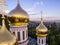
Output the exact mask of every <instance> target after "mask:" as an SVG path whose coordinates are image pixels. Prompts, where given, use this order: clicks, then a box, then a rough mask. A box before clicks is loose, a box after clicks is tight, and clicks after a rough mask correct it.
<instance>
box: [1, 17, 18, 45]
mask: <svg viewBox="0 0 60 45" xmlns="http://www.w3.org/2000/svg"><path fill="white" fill-rule="evenodd" d="M0 45H17V39H16V37H15V36H14V35H13V34H12V33H11V32H10V31H8V29H7V28H6V26H5V21H4V18H3V19H2V26H1V29H0Z"/></svg>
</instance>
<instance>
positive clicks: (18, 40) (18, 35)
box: [17, 32, 20, 41]
mask: <svg viewBox="0 0 60 45" xmlns="http://www.w3.org/2000/svg"><path fill="white" fill-rule="evenodd" d="M17 35H18V41H20V32H18V33H17Z"/></svg>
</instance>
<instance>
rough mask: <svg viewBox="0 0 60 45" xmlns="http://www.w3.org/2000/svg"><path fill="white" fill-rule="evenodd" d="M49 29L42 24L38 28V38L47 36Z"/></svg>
mask: <svg viewBox="0 0 60 45" xmlns="http://www.w3.org/2000/svg"><path fill="white" fill-rule="evenodd" d="M47 31H48V30H47V28H46V26H45V25H44V24H40V25H39V26H38V27H37V28H36V32H37V34H36V35H38V36H47Z"/></svg>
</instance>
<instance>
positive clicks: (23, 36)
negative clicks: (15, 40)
mask: <svg viewBox="0 0 60 45" xmlns="http://www.w3.org/2000/svg"><path fill="white" fill-rule="evenodd" d="M24 34H25V32H24V31H23V40H24V39H25V35H24Z"/></svg>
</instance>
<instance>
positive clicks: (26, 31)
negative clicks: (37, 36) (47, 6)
mask: <svg viewBox="0 0 60 45" xmlns="http://www.w3.org/2000/svg"><path fill="white" fill-rule="evenodd" d="M27 37H28V31H27V30H26V38H27Z"/></svg>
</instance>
